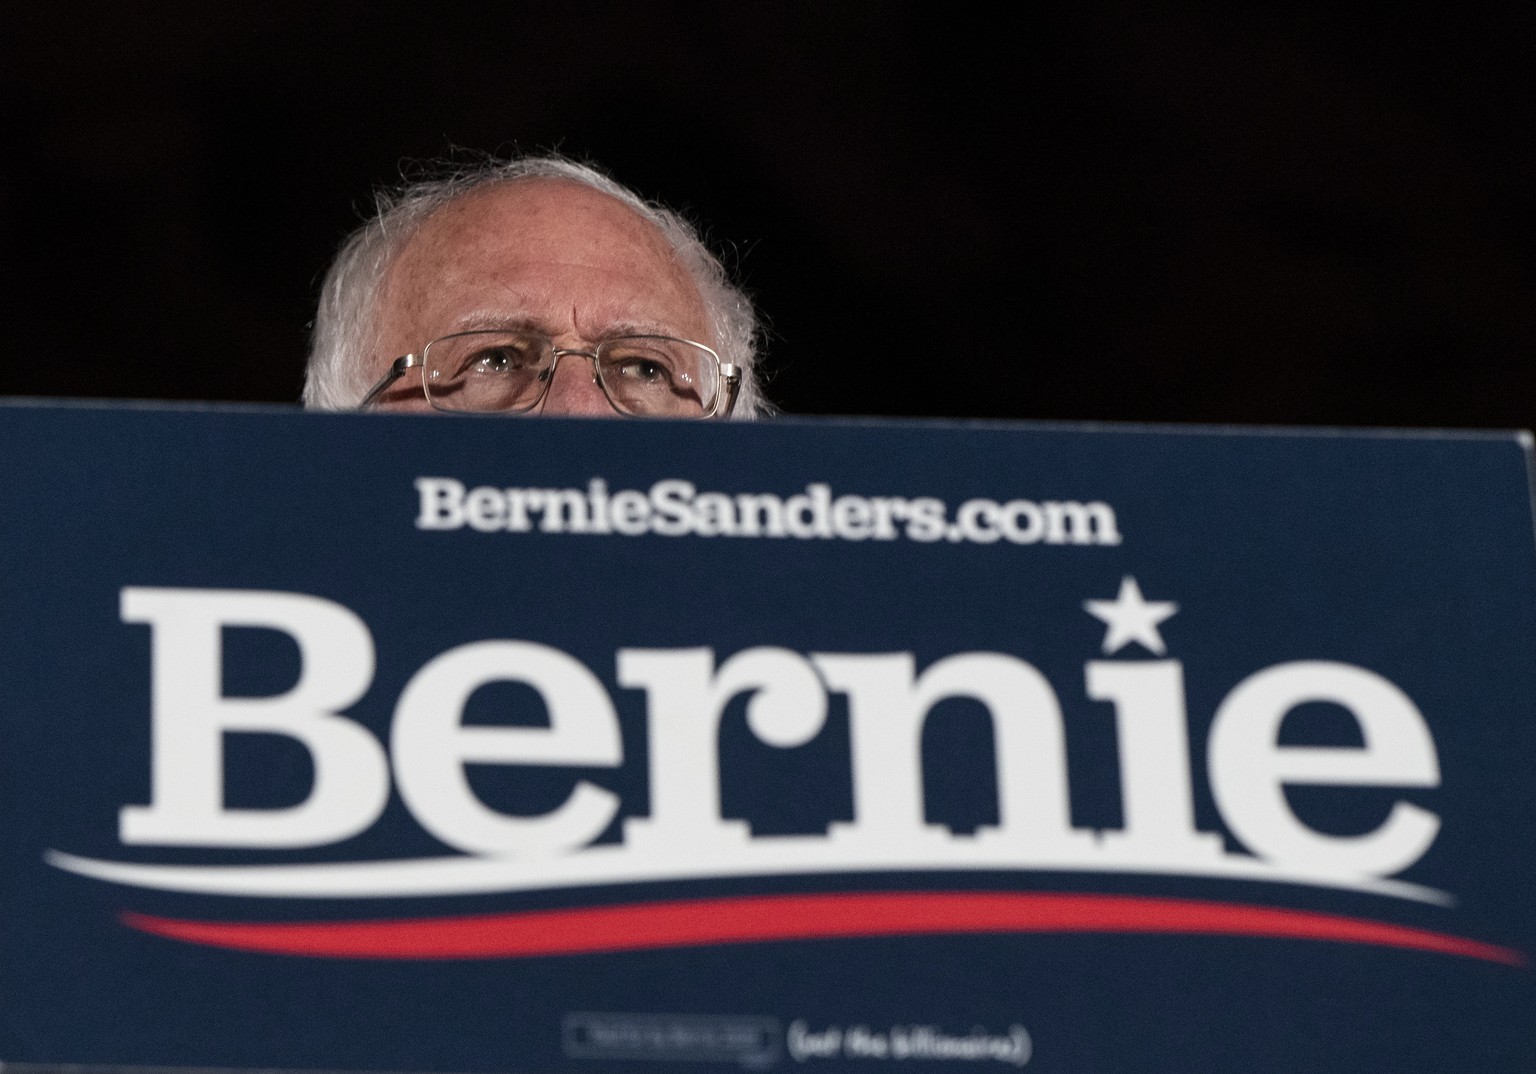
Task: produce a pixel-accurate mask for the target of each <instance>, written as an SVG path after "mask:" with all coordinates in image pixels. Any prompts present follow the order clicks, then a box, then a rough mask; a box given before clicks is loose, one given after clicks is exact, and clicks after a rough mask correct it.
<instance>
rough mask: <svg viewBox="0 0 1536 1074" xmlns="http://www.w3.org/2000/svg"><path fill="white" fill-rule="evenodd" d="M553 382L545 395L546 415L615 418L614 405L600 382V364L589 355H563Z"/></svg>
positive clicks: (541, 408)
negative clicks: (598, 372) (598, 378)
mask: <svg viewBox="0 0 1536 1074" xmlns="http://www.w3.org/2000/svg"><path fill="white" fill-rule="evenodd" d="M553 377H554V379H553V380H551V381H550V384H549V391H548V392H547V393H545V396H544V404H543V405H542V406H541V407H540V408H539V411H540V413H543V414H589V415H593V416H597V417H612V416H613V415H614V413H616V412H615V411H614V409H613V404H612V403H610V402H608V397H607V396H606V395H604V394H603V389H602V388H601V387H599V386H598V383H597V365H596V363H595V362H594V361H593V360H592V359H591V358H588V357H587V356H586V355H583V354H581V353H579V352H568V353H566V354H562V355H561V356H560V361H559V363H558V364H557V365H556V366H555V372H554V374H553Z"/></svg>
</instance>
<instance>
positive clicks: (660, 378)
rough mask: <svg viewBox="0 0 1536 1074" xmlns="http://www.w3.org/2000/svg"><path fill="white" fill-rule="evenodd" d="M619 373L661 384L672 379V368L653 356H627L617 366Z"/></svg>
mask: <svg viewBox="0 0 1536 1074" xmlns="http://www.w3.org/2000/svg"><path fill="white" fill-rule="evenodd" d="M618 372H619V375H620V376H622V377H628V378H630V379H631V380H638V381H641V382H643V383H646V384H661V383H665V382H667V381H670V380H671V379H672V370H671V369H670V368H669V367H668V366H667V365H666V364H665V363H663V362H658V361H657V360H656V359H654V358H627V359H625V360H624V361H623V362H622V363H621V364H620V365H619V368H618Z"/></svg>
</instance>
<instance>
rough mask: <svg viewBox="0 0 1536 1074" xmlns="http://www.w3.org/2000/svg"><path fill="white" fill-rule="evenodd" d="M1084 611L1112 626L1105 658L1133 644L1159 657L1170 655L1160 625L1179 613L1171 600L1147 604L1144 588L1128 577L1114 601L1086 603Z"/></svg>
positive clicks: (1107, 638)
mask: <svg viewBox="0 0 1536 1074" xmlns="http://www.w3.org/2000/svg"><path fill="white" fill-rule="evenodd" d="M1083 610H1084V611H1086V612H1087V613H1088V614H1089V615H1091V616H1093V617H1094V618H1095V619H1102V620H1103V621H1104V622H1106V623H1108V624H1109V629H1108V630H1107V631H1105V632H1104V655H1105V656H1112V655H1113V654H1114V653H1116V652H1119V651H1120V650H1121V649H1123V648H1125V646H1127V645H1129V644H1130V643H1131V642H1133V641H1136V642H1140V643H1141V644H1142V645H1144V646H1146V647H1147V648H1148V649H1150V650H1152V652H1154V653H1156V654H1157V655H1158V656H1162V655H1163V654H1164V653H1165V652H1167V651H1168V649H1167V647H1166V646H1165V645H1163V636H1162V635H1161V634H1159V633H1158V632H1157V624H1159V623H1161V622H1162V621H1163V620H1164V619H1167V618H1168V617H1169V616H1170V615H1173V614H1174V613H1175V612H1177V611H1178V610H1179V606H1178V605H1177V604H1175V603H1174V602H1173V601H1171V600H1146V599H1145V598H1143V597H1142V595H1141V586H1139V585H1137V584H1136V579H1134V578H1132V577H1131V576H1130V575H1129V574H1127V575H1126V576H1125V577H1124V578H1122V579H1120V595H1119V596H1118V597H1116V598H1115V599H1114V600H1085V601H1083Z"/></svg>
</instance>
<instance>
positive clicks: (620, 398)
mask: <svg viewBox="0 0 1536 1074" xmlns="http://www.w3.org/2000/svg"><path fill="white" fill-rule="evenodd" d="M597 372H598V376H599V377H601V378H602V382H603V389H604V390H605V391H606V392H607V393H608V398H609V399H612V400H613V403H614V405H615V406H617V407H618V408H619V409H620V410H622V411H624V412H625V413H627V414H638V415H643V416H655V417H685V418H697V417H700V416H702V415H704V414H708V413H709V412H710V411H711V410H713V409H714V406H715V396H716V395H717V394H719V390H720V365H719V361H718V360H717V359H716V358H715V354H714V352H713V351H711V350H709V349H708V348H707V347H702V346H700V345H699V344H697V343H689V342H688V341H687V340H683V339H670V338H668V337H667V336H621V337H620V338H618V339H610V340H608V341H607V342H605V343H604V344H603V345H602V346H600V347H599V348H598V354H597Z"/></svg>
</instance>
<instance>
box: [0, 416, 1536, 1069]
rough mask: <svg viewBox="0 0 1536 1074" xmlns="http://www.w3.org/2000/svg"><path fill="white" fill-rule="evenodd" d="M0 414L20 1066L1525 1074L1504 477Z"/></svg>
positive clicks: (1267, 453)
mask: <svg viewBox="0 0 1536 1074" xmlns="http://www.w3.org/2000/svg"><path fill="white" fill-rule="evenodd" d="M0 427H3V434H4V442H5V444H6V445H7V455H8V459H7V466H6V471H5V477H4V494H3V496H4V498H3V504H4V509H3V513H0V549H3V563H4V567H5V569H4V571H3V572H0V632H3V637H0V807H3V818H4V819H3V826H0V855H3V863H0V867H3V870H4V884H3V886H0V1060H4V1061H5V1062H6V1063H7V1064H13V1065H16V1066H18V1067H20V1068H23V1069H30V1067H31V1066H32V1065H38V1064H41V1065H57V1064H68V1065H71V1066H75V1065H84V1066H86V1067H93V1066H94V1067H118V1068H121V1067H134V1068H165V1067H172V1068H175V1067H179V1068H204V1069H206V1068H248V1069H250V1068H260V1069H264V1070H273V1069H280V1070H339V1071H420V1072H444V1074H448V1072H453V1074H478V1072H488V1074H489V1072H509V1074H516V1072H530V1074H533V1072H566V1071H572V1072H575V1071H581V1072H593V1074H604V1072H622V1071H642V1072H644V1071H658V1072H660V1071H685V1072H686V1071H700V1072H708V1071H740V1070H751V1071H774V1072H776V1071H800V1070H803V1071H806V1072H807V1074H811V1072H816V1071H829V1072H830V1071H863V1070H867V1071H871V1072H879V1071H883V1070H892V1071H898V1070H899V1071H919V1072H924V1071H942V1072H956V1074H958V1072H964V1071H977V1072H984V1071H1006V1070H1025V1071H1042V1072H1047V1071H1049V1072H1061V1071H1066V1072H1090V1074H1092V1072H1101V1071H1128V1070H1136V1071H1166V1072H1180V1074H1183V1072H1188V1071H1244V1072H1259V1071H1287V1072H1292V1071H1309V1072H1323V1071H1390V1072H1393V1074H1406V1072H1410V1071H1434V1072H1437V1074H1438V1072H1444V1071H1449V1070H1468V1071H1471V1070H1475V1071H1479V1072H1483V1074H1491V1072H1500V1071H1523V1072H1526V1071H1530V1070H1532V1069H1536V987H1533V982H1536V978H1533V969H1532V964H1531V960H1532V957H1533V955H1536V900H1533V897H1532V896H1533V894H1536V885H1533V878H1536V854H1533V853H1532V851H1533V845H1532V844H1533V832H1536V776H1533V772H1536V718H1533V717H1536V674H1533V672H1536V569H1533V568H1536V543H1533V530H1532V517H1531V504H1530V495H1529V478H1528V474H1529V469H1528V464H1529V456H1530V445H1529V441H1528V439H1526V438H1525V437H1523V436H1518V435H1514V434H1509V435H1502V434H1501V435H1492V434H1490V435H1474V434H1446V435H1429V434H1426V435H1409V434H1385V433H1348V432H1275V431H1242V430H1221V429H1203V430H1202V429H1195V430H1180V429H1158V428H1118V429H1117V428H1088V427H1070V426H1059V427H1046V426H1003V425H945V424H916V423H885V422H863V423H839V422H794V421H778V422H771V423H761V424H746V423H742V424H729V423H705V422H699V423H693V424H686V423H668V422H654V423H649V422H638V421H629V422H624V421H579V420H548V421H536V420H502V419H484V418H450V417H433V416H428V417H421V416H391V415H312V414H302V413H297V412H291V411H286V410H262V409H155V408H131V407H121V406H119V407H109V406H100V407H69V406H26V405H13V406H6V407H0Z"/></svg>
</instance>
